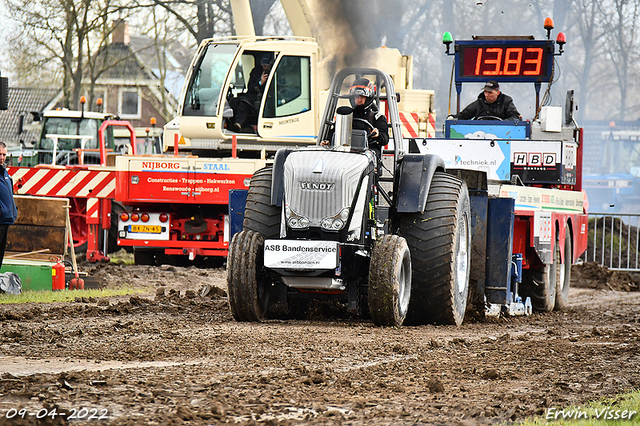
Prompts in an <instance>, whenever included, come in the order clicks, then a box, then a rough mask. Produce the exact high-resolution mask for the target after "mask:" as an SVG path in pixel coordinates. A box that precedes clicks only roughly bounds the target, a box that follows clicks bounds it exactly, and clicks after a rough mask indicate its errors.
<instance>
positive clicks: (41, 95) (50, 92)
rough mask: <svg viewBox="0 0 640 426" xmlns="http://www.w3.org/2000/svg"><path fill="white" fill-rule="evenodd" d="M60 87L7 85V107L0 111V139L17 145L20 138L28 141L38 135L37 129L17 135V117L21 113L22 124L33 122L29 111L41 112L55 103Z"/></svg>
mask: <svg viewBox="0 0 640 426" xmlns="http://www.w3.org/2000/svg"><path fill="white" fill-rule="evenodd" d="M60 93H61V92H60V89H55V88H46V89H42V88H34V87H9V108H8V109H7V110H6V111H0V141H2V142H4V143H6V144H7V145H10V146H17V145H18V144H19V141H20V139H22V140H23V141H25V142H27V143H30V142H33V141H35V140H37V138H38V137H39V136H40V135H39V134H38V132H37V131H30V130H25V131H24V132H23V133H22V135H18V117H20V115H23V116H24V117H25V119H24V125H28V124H31V123H32V122H33V116H32V115H31V114H30V112H31V111H38V112H43V111H45V110H46V109H49V108H51V107H52V106H53V104H55V102H56V100H57V98H58V97H59V96H60Z"/></svg>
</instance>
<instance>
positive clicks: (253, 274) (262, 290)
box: [227, 230, 270, 321]
mask: <svg viewBox="0 0 640 426" xmlns="http://www.w3.org/2000/svg"><path fill="white" fill-rule="evenodd" d="M263 246H264V239H263V237H262V235H261V234H260V233H258V232H256V231H251V230H247V231H242V232H239V233H237V234H236V235H234V237H233V240H231V245H230V246H229V256H228V257H227V287H228V291H229V306H230V307H231V313H232V314H233V317H234V318H235V319H236V321H262V320H263V319H264V316H265V313H266V312H267V308H268V307H269V290H270V283H269V281H268V279H267V276H266V274H265V272H264V261H263V256H264V255H263Z"/></svg>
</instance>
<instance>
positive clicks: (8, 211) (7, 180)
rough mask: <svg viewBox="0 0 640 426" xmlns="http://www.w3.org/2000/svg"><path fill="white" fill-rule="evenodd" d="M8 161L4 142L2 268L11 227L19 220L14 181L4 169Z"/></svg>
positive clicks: (0, 152)
mask: <svg viewBox="0 0 640 426" xmlns="http://www.w3.org/2000/svg"><path fill="white" fill-rule="evenodd" d="M6 159H7V145H5V143H4V142H0V174H1V175H2V182H1V183H0V266H2V260H3V259H4V250H5V247H6V245H7V231H8V229H9V225H13V223H14V222H15V221H16V219H17V218H18V209H16V203H15V202H14V201H13V181H12V180H11V176H9V173H8V172H7V169H5V167H4V162H5V160H6Z"/></svg>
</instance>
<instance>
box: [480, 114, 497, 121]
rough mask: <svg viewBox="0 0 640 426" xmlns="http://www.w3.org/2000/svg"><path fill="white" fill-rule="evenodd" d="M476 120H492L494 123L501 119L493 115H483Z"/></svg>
mask: <svg viewBox="0 0 640 426" xmlns="http://www.w3.org/2000/svg"><path fill="white" fill-rule="evenodd" d="M476 120H494V121H502V118H500V117H496V116H495V115H483V116H481V117H477V118H476Z"/></svg>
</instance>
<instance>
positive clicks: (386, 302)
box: [368, 235, 411, 327]
mask: <svg viewBox="0 0 640 426" xmlns="http://www.w3.org/2000/svg"><path fill="white" fill-rule="evenodd" d="M368 298H369V311H370V312H371V320H372V321H373V323H374V324H375V325H383V326H391V327H397V326H400V325H402V323H403V321H404V319H405V317H406V315H407V309H408V308H409V300H410V299H411V253H410V252H409V246H407V242H406V241H405V239H404V238H402V237H399V236H397V235H385V236H383V237H382V238H381V239H380V240H378V242H377V243H376V245H375V246H374V248H373V253H372V255H371V266H370V268H369V293H368Z"/></svg>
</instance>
